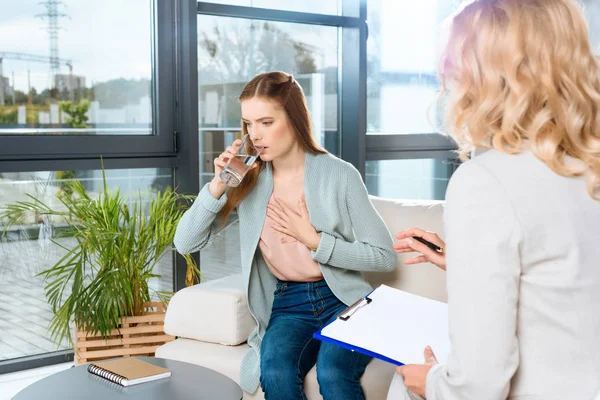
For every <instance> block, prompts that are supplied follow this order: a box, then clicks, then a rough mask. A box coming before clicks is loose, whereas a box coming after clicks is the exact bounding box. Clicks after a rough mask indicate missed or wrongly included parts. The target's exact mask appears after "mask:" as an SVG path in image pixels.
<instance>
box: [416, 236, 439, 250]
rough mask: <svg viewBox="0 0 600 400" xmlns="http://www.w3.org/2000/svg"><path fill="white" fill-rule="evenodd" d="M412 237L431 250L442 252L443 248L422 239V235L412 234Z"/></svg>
mask: <svg viewBox="0 0 600 400" xmlns="http://www.w3.org/2000/svg"><path fill="white" fill-rule="evenodd" d="M413 239H415V240H416V241H418V242H421V243H423V244H424V245H425V246H427V247H429V248H430V249H431V250H433V251H437V252H438V253H443V252H444V250H443V249H442V248H441V247H440V246H437V245H435V244H433V243H431V242H430V241H428V240H425V239H423V238H422V237H419V236H413Z"/></svg>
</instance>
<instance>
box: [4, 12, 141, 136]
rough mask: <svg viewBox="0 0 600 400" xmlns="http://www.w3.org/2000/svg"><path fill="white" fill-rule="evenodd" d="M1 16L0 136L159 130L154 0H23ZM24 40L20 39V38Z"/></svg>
mask: <svg viewBox="0 0 600 400" xmlns="http://www.w3.org/2000/svg"><path fill="white" fill-rule="evenodd" d="M13 4H14V5H11V6H6V7H4V8H3V10H2V14H1V15H0V37H2V38H5V39H8V38H13V39H15V40H3V41H2V48H1V49H0V134H97V135H102V134H106V135H114V134H128V135H132V134H136V135H149V134H151V133H152V94H151V93H152V90H151V87H152V58H151V45H152V33H151V32H152V19H151V8H152V0H127V1H121V0H89V1H79V0H62V1H54V0H43V1H39V0H20V1H18V2H14V3H13ZM17 38H18V39H17Z"/></svg>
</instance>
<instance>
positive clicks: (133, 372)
mask: <svg viewBox="0 0 600 400" xmlns="http://www.w3.org/2000/svg"><path fill="white" fill-rule="evenodd" d="M87 370H88V372H89V373H91V374H94V375H98V376H100V377H102V378H104V379H107V380H109V381H111V382H114V383H118V384H119V385H123V386H132V385H137V384H139V383H144V382H150V381H154V380H157V379H162V378H168V377H169V376H171V371H169V370H168V369H167V368H163V367H158V366H156V365H154V364H150V363H149V362H146V361H142V360H140V359H139V358H135V357H127V358H120V359H118V360H111V361H105V362H102V363H97V364H89V365H88V367H87Z"/></svg>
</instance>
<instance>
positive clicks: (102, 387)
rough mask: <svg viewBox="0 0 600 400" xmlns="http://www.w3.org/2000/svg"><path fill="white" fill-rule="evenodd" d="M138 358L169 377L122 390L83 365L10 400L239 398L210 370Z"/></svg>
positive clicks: (228, 382) (235, 387) (234, 388)
mask: <svg viewBox="0 0 600 400" xmlns="http://www.w3.org/2000/svg"><path fill="white" fill-rule="evenodd" d="M138 358H139V359H141V360H144V361H147V362H149V363H152V364H154V365H158V366H160V367H164V368H168V369H169V370H170V371H171V376H170V377H168V378H164V379H158V380H156V381H151V382H145V383H140V384H138V385H134V386H128V387H124V386H121V385H118V384H116V383H112V382H110V381H108V380H106V379H104V378H100V377H99V376H96V375H93V374H91V373H89V372H88V371H87V364H85V365H80V366H77V367H74V368H69V369H67V370H65V371H61V372H58V373H56V374H53V375H50V376H48V377H46V378H44V379H41V380H39V381H37V382H35V383H33V384H32V385H30V386H28V387H26V388H25V389H23V390H22V391H21V392H19V393H18V394H17V395H16V396H15V397H13V400H33V399H35V400H38V399H64V400H68V399H89V400H107V399H113V398H120V397H126V398H127V399H128V400H133V399H140V400H142V399H143V400H159V399H160V400H163V399H169V400H183V399H186V400H187V399H192V398H193V399H198V400H200V399H210V400H214V399H220V400H241V398H242V396H243V393H242V389H241V388H240V387H239V385H238V384H237V383H235V382H234V381H233V380H231V379H229V378H228V377H226V376H225V375H223V374H220V373H218V372H216V371H213V370H211V369H208V368H204V367H200V366H198V365H195V364H190V363H185V362H181V361H175V360H167V359H164V358H155V357H138Z"/></svg>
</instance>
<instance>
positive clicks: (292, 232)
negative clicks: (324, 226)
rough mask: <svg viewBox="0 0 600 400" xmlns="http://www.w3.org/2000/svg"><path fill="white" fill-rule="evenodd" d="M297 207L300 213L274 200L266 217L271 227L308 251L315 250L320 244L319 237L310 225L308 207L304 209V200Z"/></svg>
mask: <svg viewBox="0 0 600 400" xmlns="http://www.w3.org/2000/svg"><path fill="white" fill-rule="evenodd" d="M298 206H299V208H300V213H297V212H295V211H294V210H292V209H291V208H289V207H288V206H287V205H286V204H285V203H284V202H283V201H281V200H280V199H278V198H275V201H274V202H273V203H271V204H269V205H268V206H267V207H268V211H267V217H269V218H270V219H271V221H272V222H273V223H272V224H271V227H272V228H273V229H275V230H276V231H278V232H281V233H284V234H286V235H288V236H291V237H293V238H295V239H296V240H298V241H299V242H301V243H304V245H305V246H306V247H308V248H309V249H311V250H317V248H318V247H319V243H320V242H321V236H319V234H318V233H317V230H316V229H315V228H314V226H312V225H311V224H310V216H309V214H308V207H306V202H305V200H304V198H301V199H300V201H299V202H298Z"/></svg>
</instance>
